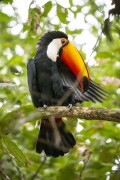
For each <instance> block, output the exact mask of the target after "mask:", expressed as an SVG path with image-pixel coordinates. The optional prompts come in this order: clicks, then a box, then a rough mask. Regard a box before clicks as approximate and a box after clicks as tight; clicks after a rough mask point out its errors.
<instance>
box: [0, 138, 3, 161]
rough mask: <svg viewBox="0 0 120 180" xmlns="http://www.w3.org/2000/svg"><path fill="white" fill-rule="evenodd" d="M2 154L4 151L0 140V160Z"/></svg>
mask: <svg viewBox="0 0 120 180" xmlns="http://www.w3.org/2000/svg"><path fill="white" fill-rule="evenodd" d="M3 154H4V150H3V145H2V142H1V138H0V159H1V158H2V156H3Z"/></svg>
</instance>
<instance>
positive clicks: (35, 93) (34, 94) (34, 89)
mask: <svg viewBox="0 0 120 180" xmlns="http://www.w3.org/2000/svg"><path fill="white" fill-rule="evenodd" d="M27 77H28V86H29V91H30V94H31V98H32V102H33V104H34V106H35V107H40V102H39V99H40V94H39V90H38V86H37V81H36V68H35V63H34V60H33V59H30V60H29V61H28V64H27Z"/></svg>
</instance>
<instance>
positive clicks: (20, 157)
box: [2, 135, 27, 166]
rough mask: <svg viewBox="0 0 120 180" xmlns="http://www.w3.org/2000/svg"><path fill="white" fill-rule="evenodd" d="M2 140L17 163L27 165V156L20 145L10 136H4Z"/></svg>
mask: <svg viewBox="0 0 120 180" xmlns="http://www.w3.org/2000/svg"><path fill="white" fill-rule="evenodd" d="M2 140H3V143H4V145H5V146H6V148H7V150H8V151H9V153H10V154H11V155H13V156H14V158H15V159H16V162H17V164H18V165H21V166H25V165H26V163H27V160H26V157H25V155H24V154H23V153H22V151H21V150H20V149H19V148H18V146H17V145H16V144H15V143H14V142H13V141H12V140H11V139H10V138H9V137H8V136H5V135H4V136H2Z"/></svg>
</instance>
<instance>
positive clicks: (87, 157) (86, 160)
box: [78, 149, 92, 180]
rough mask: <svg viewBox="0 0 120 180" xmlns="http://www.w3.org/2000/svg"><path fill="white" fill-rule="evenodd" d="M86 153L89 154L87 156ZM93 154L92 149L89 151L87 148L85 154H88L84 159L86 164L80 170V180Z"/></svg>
mask: <svg viewBox="0 0 120 180" xmlns="http://www.w3.org/2000/svg"><path fill="white" fill-rule="evenodd" d="M86 154H87V156H86ZM91 154H92V152H91V151H89V152H88V150H87V149H86V150H85V151H84V154H83V156H86V158H85V160H84V165H83V167H82V169H81V171H80V174H79V178H78V180H81V179H82V175H83V172H84V169H85V167H86V165H87V163H88V161H89V159H90V156H91Z"/></svg>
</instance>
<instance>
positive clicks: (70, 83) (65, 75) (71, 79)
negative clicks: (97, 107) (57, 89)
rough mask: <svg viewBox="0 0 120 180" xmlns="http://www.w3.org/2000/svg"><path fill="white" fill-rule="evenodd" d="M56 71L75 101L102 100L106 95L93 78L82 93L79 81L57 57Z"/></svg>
mask: <svg viewBox="0 0 120 180" xmlns="http://www.w3.org/2000/svg"><path fill="white" fill-rule="evenodd" d="M57 63H58V71H59V74H60V77H61V81H62V84H63V86H65V87H69V88H71V89H72V90H73V92H74V93H73V98H74V100H75V102H83V101H92V102H97V101H98V102H103V100H104V99H105V97H106V96H107V92H106V91H105V90H104V89H103V88H102V87H101V86H100V85H98V84H97V83H95V82H94V81H93V80H90V86H89V88H88V90H87V91H86V92H84V93H82V92H81V89H80V86H79V82H78V81H77V79H76V77H75V76H74V74H73V73H72V72H71V71H70V70H69V68H68V67H67V66H66V65H65V64H64V63H63V62H62V60H60V59H58V62H57Z"/></svg>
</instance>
